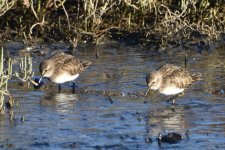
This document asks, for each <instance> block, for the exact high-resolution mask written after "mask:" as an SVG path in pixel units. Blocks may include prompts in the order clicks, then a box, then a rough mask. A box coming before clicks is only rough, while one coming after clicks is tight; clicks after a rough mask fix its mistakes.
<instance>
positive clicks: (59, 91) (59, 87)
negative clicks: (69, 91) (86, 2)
mask: <svg viewBox="0 0 225 150" xmlns="http://www.w3.org/2000/svg"><path fill="white" fill-rule="evenodd" d="M60 91H61V85H60V84H59V93H60Z"/></svg>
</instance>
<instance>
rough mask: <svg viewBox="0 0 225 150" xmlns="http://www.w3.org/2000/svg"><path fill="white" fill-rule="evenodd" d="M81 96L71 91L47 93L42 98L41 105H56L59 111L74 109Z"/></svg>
mask: <svg viewBox="0 0 225 150" xmlns="http://www.w3.org/2000/svg"><path fill="white" fill-rule="evenodd" d="M78 99H79V97H78V95H76V94H69V93H47V95H45V96H44V97H43V99H42V100H41V105H43V106H49V107H54V108H55V109H56V111H57V112H61V113H65V112H69V111H73V110H74V108H75V105H76V102H77V101H78Z"/></svg>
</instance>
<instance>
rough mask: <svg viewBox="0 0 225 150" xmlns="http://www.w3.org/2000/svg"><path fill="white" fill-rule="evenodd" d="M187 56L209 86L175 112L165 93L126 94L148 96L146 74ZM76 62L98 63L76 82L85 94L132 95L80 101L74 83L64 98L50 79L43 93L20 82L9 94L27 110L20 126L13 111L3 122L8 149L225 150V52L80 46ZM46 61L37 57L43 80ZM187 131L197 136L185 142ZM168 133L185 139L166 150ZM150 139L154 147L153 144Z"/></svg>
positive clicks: (0, 144)
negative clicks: (164, 136)
mask: <svg viewBox="0 0 225 150" xmlns="http://www.w3.org/2000/svg"><path fill="white" fill-rule="evenodd" d="M51 46H52V45H51ZM51 46H49V47H51ZM49 47H48V46H47V48H45V50H46V49H47V50H49V53H48V55H49V54H51V53H52V47H51V48H49ZM96 51H97V52H98V55H99V58H98V59H96ZM186 53H187V54H188V63H187V69H188V70H190V71H192V72H202V73H203V75H204V80H203V81H201V82H198V83H197V84H195V85H194V86H191V88H190V89H189V90H187V92H186V94H185V95H184V96H183V97H179V98H178V99H177V100H176V105H175V106H174V107H173V106H172V105H171V104H170V103H167V102H166V99H167V97H166V96H163V95H160V94H158V93H153V94H152V95H151V96H148V97H139V96H129V95H126V93H128V92H131V93H132V92H133V93H144V92H145V91H146V84H145V76H146V74H147V73H148V72H150V71H151V70H153V69H155V68H157V67H158V66H160V65H162V64H165V63H173V64H177V65H179V66H184V57H185V54H186ZM14 54H15V56H16V55H17V52H15V51H14ZM76 55H77V56H78V57H79V58H81V59H86V60H91V61H92V62H93V65H92V66H91V67H90V68H88V69H87V70H86V71H85V72H83V73H82V74H81V75H80V77H79V78H78V79H77V80H76V89H77V90H79V89H84V90H96V91H98V90H99V91H114V92H118V93H125V94H124V95H122V96H112V97H108V96H107V95H104V94H93V93H87V94H80V93H77V94H72V89H71V88H72V87H71V83H66V84H63V86H62V88H63V90H62V92H61V93H58V90H57V85H56V84H53V83H50V82H49V81H47V80H44V82H45V84H44V87H43V88H41V89H38V90H35V89H33V88H30V89H27V88H26V87H21V86H19V85H17V83H16V82H17V80H16V79H14V80H12V81H11V83H10V88H9V89H10V92H11V93H12V95H13V97H14V98H15V100H16V101H18V102H19V104H20V105H19V106H18V107H16V108H14V109H13V114H14V117H15V119H11V120H10V115H9V114H10V113H11V114H12V110H8V109H6V112H5V114H3V115H1V118H0V148H1V149H45V150H48V149H85V150H86V149H164V148H165V149H171V150H172V149H200V148H204V149H210V150H211V149H225V97H224V92H223V90H224V89H225V87H224V85H225V84H224V83H225V79H224V75H225V67H224V66H225V61H224V56H225V48H224V46H219V48H216V49H214V50H213V51H203V53H201V54H200V53H198V52H197V51H195V50H187V51H184V50H183V51H179V52H178V51H177V50H176V51H175V50H170V51H168V52H151V51H149V50H148V49H146V48H141V47H139V46H132V47H131V46H130V47H129V46H124V45H120V44H105V45H100V46H99V47H98V49H97V50H96V49H94V48H93V47H79V48H78V49H77V50H76ZM15 59H17V57H15ZM42 59H44V57H43V56H38V55H36V54H33V62H34V64H33V66H34V71H35V75H36V76H37V77H38V76H39V72H38V65H39V63H40V61H41V60H42ZM15 65H16V64H15ZM21 117H24V121H21ZM187 130H189V133H190V134H189V137H186V136H185V133H186V131H187ZM165 131H168V132H178V133H180V134H182V136H183V140H182V141H180V142H178V143H177V144H166V143H162V145H161V146H159V145H158V142H157V140H156V138H157V136H158V134H159V133H165ZM146 138H151V139H152V142H150V143H148V142H145V139H146Z"/></svg>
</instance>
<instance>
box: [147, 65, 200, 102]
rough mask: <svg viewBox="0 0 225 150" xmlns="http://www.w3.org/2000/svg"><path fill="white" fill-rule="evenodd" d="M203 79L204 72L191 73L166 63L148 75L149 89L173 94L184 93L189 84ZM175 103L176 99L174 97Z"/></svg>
mask: <svg viewBox="0 0 225 150" xmlns="http://www.w3.org/2000/svg"><path fill="white" fill-rule="evenodd" d="M201 79H202V74H200V73H199V74H191V73H189V72H188V71H187V70H185V69H183V68H181V67H178V66H175V65H172V64H166V65H164V66H162V67H160V68H159V69H157V70H156V71H153V72H152V73H149V74H148V75H147V76H146V83H147V86H148V90H147V92H146V95H147V94H148V91H149V89H152V90H158V91H159V93H161V94H164V95H173V96H175V95H176V94H179V93H183V91H184V90H185V89H187V88H188V87H189V85H191V84H193V83H194V82H197V81H199V80H201ZM172 100H173V103H174V102H175V99H174V98H173V99H172Z"/></svg>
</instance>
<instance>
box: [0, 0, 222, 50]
mask: <svg viewBox="0 0 225 150" xmlns="http://www.w3.org/2000/svg"><path fill="white" fill-rule="evenodd" d="M0 8H1V9H0V18H1V19H0V27H1V28H0V29H1V30H0V38H1V39H2V41H4V40H9V39H10V40H15V39H21V40H24V39H25V40H32V39H34V38H42V39H44V40H65V41H70V42H71V43H72V44H73V45H76V42H78V41H79V40H86V41H89V42H94V43H98V42H99V41H101V40H102V39H104V38H105V37H111V38H112V39H115V40H126V39H128V40H127V41H132V42H133V43H137V44H143V45H150V44H152V43H157V44H156V45H158V46H159V47H164V46H166V45H167V44H168V43H170V42H173V43H178V44H179V43H180V42H181V41H187V40H199V39H201V38H202V37H204V39H201V41H203V42H205V43H207V42H210V41H212V40H215V39H218V38H219V37H220V35H221V34H222V33H224V20H225V15H224V14H225V4H224V3H223V0H117V1H113V0H77V1H73V0H46V1H41V0H2V1H1V2H0ZM131 39H132V40H131Z"/></svg>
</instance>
